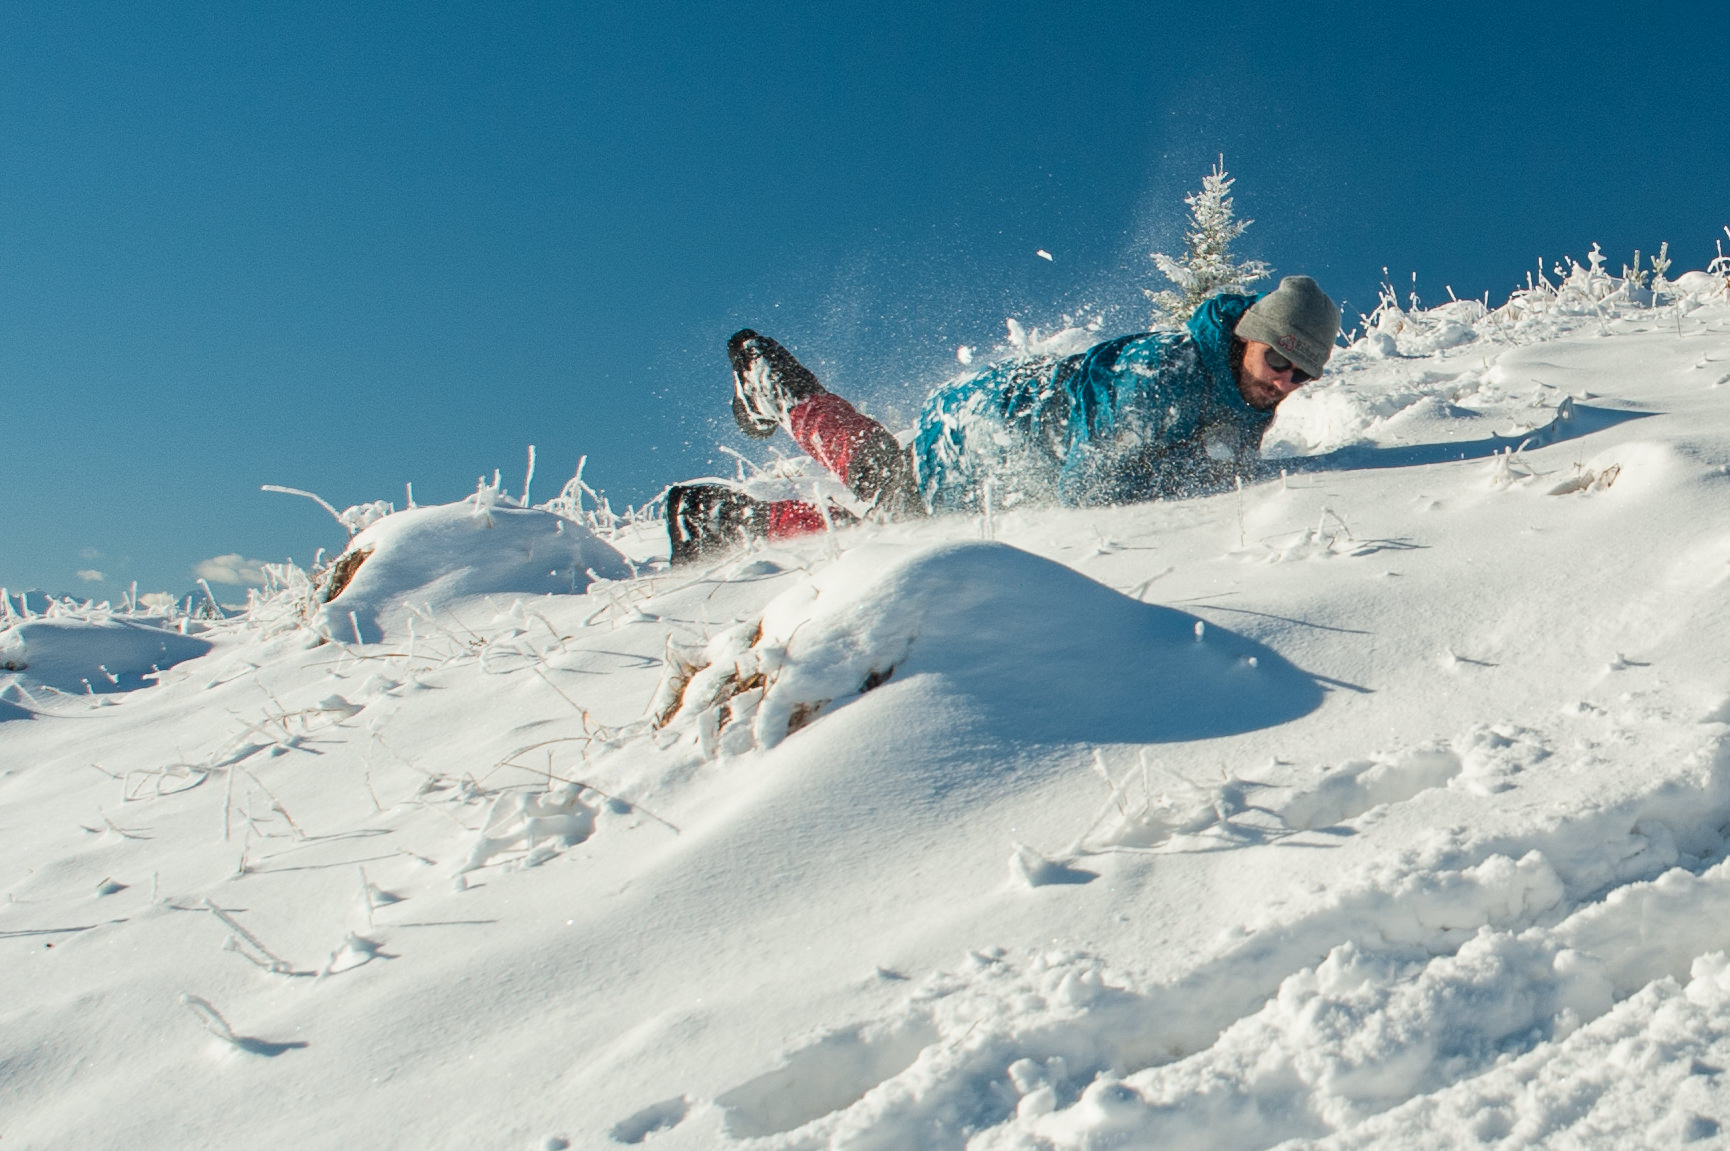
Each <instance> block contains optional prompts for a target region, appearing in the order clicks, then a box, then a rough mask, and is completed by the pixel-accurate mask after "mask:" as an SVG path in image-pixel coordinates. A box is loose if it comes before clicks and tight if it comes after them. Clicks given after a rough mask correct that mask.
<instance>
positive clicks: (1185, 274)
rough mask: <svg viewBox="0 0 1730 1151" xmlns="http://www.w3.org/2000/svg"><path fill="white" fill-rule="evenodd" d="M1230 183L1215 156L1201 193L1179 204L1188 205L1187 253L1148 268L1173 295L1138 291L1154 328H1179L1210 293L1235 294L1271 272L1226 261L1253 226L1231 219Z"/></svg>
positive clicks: (1162, 257) (1252, 263) (1256, 264)
mask: <svg viewBox="0 0 1730 1151" xmlns="http://www.w3.org/2000/svg"><path fill="white" fill-rule="evenodd" d="M1233 183H1234V181H1233V180H1232V178H1231V177H1230V176H1228V175H1226V172H1225V156H1224V155H1221V156H1220V158H1219V162H1218V163H1217V164H1215V165H1214V168H1213V171H1212V172H1210V173H1208V174H1207V175H1205V176H1203V177H1202V178H1201V191H1199V192H1196V193H1194V194H1193V195H1189V196H1185V197H1184V198H1183V202H1184V203H1186V204H1188V205H1189V231H1188V232H1187V233H1185V234H1184V243H1185V245H1186V246H1187V249H1188V250H1187V251H1185V252H1184V254H1183V256H1182V258H1180V259H1173V258H1172V257H1170V256H1168V255H1166V254H1165V253H1164V252H1154V253H1153V262H1154V263H1155V264H1156V265H1158V267H1159V270H1160V271H1161V272H1162V273H1164V274H1165V278H1166V279H1168V280H1170V281H1171V282H1172V283H1173V284H1176V285H1177V289H1178V290H1177V291H1175V292H1174V291H1160V292H1152V291H1146V290H1145V289H1144V294H1145V295H1146V296H1147V298H1148V300H1149V301H1150V302H1152V304H1153V324H1154V326H1155V327H1162V326H1168V325H1170V326H1175V325H1177V324H1181V323H1183V322H1184V321H1185V320H1187V319H1189V317H1190V314H1191V313H1192V312H1194V311H1195V310H1196V308H1197V307H1199V306H1200V305H1201V303H1202V301H1204V300H1206V299H1207V298H1208V297H1209V296H1211V295H1213V294H1214V293H1216V292H1223V291H1239V292H1241V291H1243V290H1245V289H1246V288H1247V287H1248V286H1249V285H1250V284H1253V283H1255V282H1256V281H1257V280H1264V279H1266V278H1267V275H1268V273H1269V272H1270V271H1271V270H1272V269H1271V268H1269V267H1268V265H1267V264H1266V263H1264V262H1262V261H1261V260H1244V261H1243V262H1242V263H1239V262H1238V261H1237V260H1236V258H1235V257H1234V256H1233V255H1232V251H1231V243H1232V241H1233V240H1235V239H1237V238H1238V237H1239V236H1241V235H1243V233H1244V229H1246V228H1248V227H1249V226H1250V225H1251V224H1253V223H1255V221H1254V220H1239V219H1236V218H1234V216H1233V214H1232V204H1231V186H1232V184H1233Z"/></svg>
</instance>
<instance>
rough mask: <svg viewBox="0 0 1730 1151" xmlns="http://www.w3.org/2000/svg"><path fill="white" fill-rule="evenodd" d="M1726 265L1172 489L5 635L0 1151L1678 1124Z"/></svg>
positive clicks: (341, 572)
mask: <svg viewBox="0 0 1730 1151" xmlns="http://www.w3.org/2000/svg"><path fill="white" fill-rule="evenodd" d="M1723 271H1724V269H1723V268H1719V267H1715V268H1714V269H1713V270H1712V271H1711V272H1691V273H1687V274H1685V275H1681V276H1678V277H1676V278H1675V279H1674V280H1668V279H1666V278H1665V269H1662V268H1660V269H1659V271H1658V274H1657V275H1656V276H1653V275H1651V274H1649V273H1648V274H1644V275H1636V274H1630V273H1625V274H1624V275H1622V276H1612V275H1610V274H1608V273H1607V272H1606V271H1605V269H1604V268H1603V266H1602V260H1601V259H1600V258H1597V257H1596V255H1594V258H1592V259H1590V260H1589V261H1588V264H1587V265H1586V266H1579V265H1572V264H1570V265H1568V266H1566V267H1563V268H1560V269H1552V270H1548V271H1544V272H1541V273H1540V274H1536V275H1534V277H1533V280H1532V283H1531V285H1530V287H1529V288H1527V289H1523V290H1522V291H1520V292H1517V293H1515V295H1514V297H1513V298H1512V299H1510V300H1509V301H1507V302H1506V303H1505V304H1502V305H1501V306H1498V307H1494V308H1492V307H1490V306H1488V304H1487V302H1482V301H1471V300H1467V301H1450V302H1449V303H1447V304H1443V305H1441V306H1439V307H1430V308H1425V307H1422V306H1420V305H1419V304H1418V303H1417V302H1416V301H1414V300H1408V301H1406V302H1404V303H1402V302H1401V301H1400V300H1399V299H1398V298H1396V297H1395V296H1394V294H1393V293H1392V292H1391V291H1390V292H1389V293H1388V295H1387V296H1386V297H1384V300H1383V302H1382V306H1381V307H1379V308H1378V309H1377V311H1376V312H1375V313H1374V314H1372V316H1370V317H1367V318H1366V321H1365V323H1364V324H1363V325H1362V327H1361V328H1360V329H1359V330H1358V331H1357V333H1356V334H1355V338H1354V340H1353V341H1352V342H1351V345H1350V347H1347V348H1342V349H1340V350H1339V351H1338V352H1337V353H1336V355H1335V357H1334V360H1333V362H1332V363H1331V364H1330V367H1329V371H1328V374H1327V375H1326V376H1325V377H1323V378H1322V379H1321V380H1319V381H1317V382H1315V383H1313V384H1311V385H1309V386H1308V387H1306V388H1305V389H1304V390H1303V391H1302V392H1300V393H1298V395H1297V396H1296V397H1294V398H1293V399H1291V400H1289V401H1287V403H1286V404H1285V405H1283V406H1282V408H1281V410H1280V414H1279V417H1278V419H1277V421H1276V423H1275V425H1274V428H1273V430H1272V431H1271V432H1270V434H1269V437H1268V440H1267V448H1268V453H1267V454H1268V455H1269V456H1270V457H1272V460H1273V464H1274V467H1273V469H1272V472H1271V473H1270V476H1269V477H1268V478H1265V479H1262V480H1259V481H1257V482H1255V483H1251V484H1247V485H1245V486H1244V488H1243V489H1242V490H1241V491H1235V492H1229V493H1226V494H1223V495H1218V496H1211V497H1206V498H1198V499H1191V500H1181V501H1172V502H1167V503H1157V504H1143V505H1137V506H1132V507H1122V508H1111V509H1088V510H1027V509H1018V510H1013V511H1007V512H1005V511H998V512H994V513H993V515H992V516H991V517H990V518H988V519H981V518H977V517H974V518H967V517H951V518H938V519H934V520H931V521H927V522H923V523H918V524H902V525H874V524H867V525H862V526H857V527H852V528H848V529H845V530H840V531H836V532H833V533H830V534H824V535H819V536H814V537H810V538H807V539H804V540H799V541H794V542H792V543H789V544H781V545H776V546H772V547H760V548H757V549H755V550H752V551H746V552H741V553H739V554H736V555H733V556H730V557H728V558H726V559H724V560H722V561H719V562H715V563H713V564H710V565H708V566H699V567H694V568H681V569H677V570H672V569H669V568H668V567H667V566H666V562H665V548H666V543H665V537H664V535H663V534H662V529H661V526H660V525H659V524H658V523H655V522H653V521H645V520H643V519H642V518H641V517H626V518H625V519H623V520H621V519H619V518H617V517H614V516H612V515H611V513H610V512H609V511H606V510H605V509H604V508H602V509H601V510H597V507H596V505H594V503H593V501H592V500H591V501H589V502H588V503H585V502H584V492H585V491H586V489H583V488H582V487H581V485H580V483H576V484H575V485H574V486H572V487H567V489H566V491H565V493H563V494H562V495H561V497H560V498H559V499H557V500H554V501H550V502H549V503H545V504H539V505H531V504H530V503H529V501H528V499H527V498H526V496H525V497H524V498H521V499H512V498H511V497H510V496H509V495H508V494H507V493H505V492H504V491H503V490H502V488H501V487H500V485H499V484H498V482H497V481H496V479H495V481H494V483H493V484H492V485H490V486H489V485H486V484H483V485H481V488H480V490H479V491H477V493H476V495H475V496H473V497H471V498H470V499H469V500H465V501H461V502H459V503H456V504H451V505H444V506H439V507H421V508H410V509H405V510H402V511H394V510H393V509H391V508H390V507H389V506H388V505H384V504H377V505H366V506H364V507H362V508H356V509H349V512H347V513H341V514H340V515H339V518H343V520H344V527H345V529H347V530H348V531H351V532H352V533H353V534H352V539H350V540H349V541H348V543H347V545H346V547H345V548H344V549H342V550H341V551H340V553H339V554H338V555H336V556H334V557H333V558H332V560H331V562H329V563H328V564H321V565H319V567H318V568H317V569H316V570H314V571H302V570H300V569H296V568H291V567H286V566H285V567H282V568H278V569H275V570H273V571H272V573H271V579H272V583H271V585H270V587H269V588H268V589H267V590H266V591H265V592H263V593H259V594H257V595H255V597H254V598H253V600H252V602H251V604H250V605H249V606H248V608H247V609H246V610H245V611H242V612H236V613H231V614H228V615H227V618H223V615H224V613H222V612H220V611H219V610H217V609H215V608H214V606H213V605H208V604H207V605H202V607H201V605H197V604H192V605H190V608H192V609H198V610H189V608H188V607H187V606H178V607H168V606H165V605H161V604H159V605H157V607H156V608H153V609H148V610H147V609H143V608H140V607H138V606H137V605H132V604H127V605H121V606H120V607H114V606H113V605H77V604H71V603H57V604H54V605H53V606H52V607H51V608H50V609H49V610H48V611H46V612H44V611H41V610H38V609H37V608H33V607H29V606H27V605H24V604H22V603H20V602H19V601H18V600H17V598H16V597H13V596H8V597H6V598H5V600H4V603H3V606H0V625H3V626H0V828H4V835H3V836H0V884H3V885H4V887H5V890H6V893H7V901H6V903H5V904H4V905H3V906H0V956H3V957H4V963H5V969H6V972H7V979H6V985H7V988H8V992H7V995H6V997H5V1002H4V1005H3V1006H0V1088H3V1089H0V1142H3V1145H4V1146H6V1147H8V1148H11V1147H15V1146H16V1147H39V1148H48V1147H60V1146H128V1147H142V1148H152V1147H163V1148H168V1147H174V1148H179V1147H185V1146H231V1145H240V1144H252V1143H258V1144H265V1145H272V1146H278V1145H280V1146H311V1147H325V1146H328V1147H335V1146H403V1147H411V1146H412V1147H485V1148H510V1149H524V1148H535V1149H547V1148H570V1147H584V1148H606V1147H618V1146H632V1145H642V1146H648V1147H654V1148H665V1149H673V1148H714V1147H736V1148H740V1149H741V1151H744V1149H759V1151H767V1149H770V1148H775V1149H783V1151H792V1149H816V1148H849V1149H856V1151H862V1149H865V1148H921V1149H925V1148H929V1149H934V1151H947V1149H953V1151H1008V1149H1017V1151H1035V1149H1037V1151H1084V1149H1096V1148H1107V1147H1110V1148H1139V1147H1147V1148H1153V1147H1173V1146H1176V1147H1207V1148H1234V1149H1244V1151H1250V1149H1259V1148H1270V1147H1275V1146H1280V1147H1287V1148H1297V1147H1341V1148H1344V1147H1371V1146H1375V1147H1380V1146H1401V1147H1433V1148H1444V1147H1469V1146H1481V1145H1493V1146H1506V1147H1606V1148H1608V1147H1614V1148H1616V1149H1618V1151H1623V1149H1626V1148H1630V1147H1653V1148H1657V1147H1664V1148H1670V1147H1675V1146H1679V1145H1684V1144H1698V1145H1700V1146H1722V1145H1725V1144H1726V1143H1727V1142H1730V1133H1727V1132H1726V1130H1725V1125H1726V1124H1730V1082H1727V1077H1726V1074H1725V1069H1726V1068H1730V861H1727V857H1730V850H1727V839H1726V837H1727V835H1730V746H1727V744H1726V738H1727V736H1730V664H1726V661H1725V659H1724V656H1723V643H1722V637H1723V636H1724V635H1725V634H1726V632H1725V629H1726V625H1727V624H1730V602H1727V600H1726V592H1727V589H1730V578H1727V577H1730V526H1727V525H1726V524H1725V523H1724V521H1723V517H1722V516H1721V515H1719V514H1718V513H1719V509H1720V508H1721V507H1722V506H1723V504H1724V501H1725V499H1726V497H1727V496H1730V389H1727V385H1730V289H1727V286H1726V279H1725V277H1724V275H1723V274H1721V273H1722V272H1723ZM1015 331H1020V339H1021V346H1022V347H1024V348H1025V347H1027V346H1030V344H1031V342H1032V341H1034V340H1036V339H1040V340H1044V341H1047V343H1042V344H1041V346H1051V345H1049V341H1052V340H1064V339H1068V340H1070V341H1071V342H1073V341H1075V340H1085V339H1086V338H1091V333H1080V332H1071V333H1067V334H1066V333H1063V332H1059V333H1057V334H1055V335H1053V336H1047V337H1038V336H1037V334H1035V335H1034V336H1029V335H1028V334H1027V333H1026V332H1025V331H1022V330H1020V329H1018V328H1017V329H1012V334H1013V332H1015ZM722 380H723V382H724V375H723V376H722ZM718 394H720V395H721V400H718V402H723V401H724V393H718ZM755 482H757V483H759V484H762V485H771V486H772V485H774V484H784V485H792V486H793V487H795V488H797V486H798V484H800V483H806V484H808V482H809V481H807V480H801V479H798V478H797V476H796V475H792V474H780V473H777V474H776V475H772V476H763V477H758V479H757V480H756V481H755ZM528 486H529V485H528V483H526V482H525V484H524V487H525V488H527V487H528ZM315 1101H316V1102H315Z"/></svg>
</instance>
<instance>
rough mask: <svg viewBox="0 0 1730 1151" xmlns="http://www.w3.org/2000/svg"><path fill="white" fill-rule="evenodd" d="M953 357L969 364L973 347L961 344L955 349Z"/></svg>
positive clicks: (971, 359)
mask: <svg viewBox="0 0 1730 1151" xmlns="http://www.w3.org/2000/svg"><path fill="white" fill-rule="evenodd" d="M955 358H956V359H958V360H960V361H961V362H962V363H964V364H971V363H972V362H973V349H972V348H971V347H969V346H968V345H966V344H962V345H961V346H960V347H959V348H956V349H955Z"/></svg>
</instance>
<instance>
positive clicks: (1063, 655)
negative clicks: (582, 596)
mask: <svg viewBox="0 0 1730 1151" xmlns="http://www.w3.org/2000/svg"><path fill="white" fill-rule="evenodd" d="M884 559H885V557H884V556H883V555H882V554H880V552H879V551H878V549H874V548H870V547H866V548H860V549H858V550H856V551H854V552H851V553H848V554H847V555H844V556H843V557H841V559H840V560H839V561H838V562H836V563H835V564H834V565H833V566H831V567H829V568H827V569H825V570H823V571H822V572H820V573H819V574H818V575H816V576H814V577H812V578H810V579H809V580H807V581H805V582H804V583H802V584H801V585H799V586H797V587H795V588H792V589H790V590H788V591H787V592H784V593H783V594H782V595H780V596H779V597H777V598H776V599H775V600H773V601H771V602H770V603H769V604H768V606H767V607H766V608H765V609H764V611H763V614H762V617H761V618H760V619H757V620H749V621H747V622H745V623H742V624H740V625H738V626H736V627H734V628H731V629H729V630H728V631H726V632H723V633H722V634H720V635H718V636H716V637H715V638H714V639H713V640H711V641H710V642H709V644H708V646H707V647H706V648H705V650H704V651H703V653H702V654H701V656H698V657H695V658H691V657H689V656H687V657H686V658H683V659H673V660H670V661H669V664H668V675H667V678H666V679H665V680H664V681H663V683H662V689H661V693H660V696H659V699H658V701H657V702H658V707H657V709H656V710H657V713H658V714H659V715H660V716H661V717H662V719H663V721H664V722H666V723H669V724H675V723H679V722H681V721H683V722H684V723H686V724H688V725H690V726H691V727H692V728H693V729H694V730H695V733H696V735H697V737H698V739H699V741H700V742H702V743H703V744H704V746H705V748H706V749H714V748H718V749H719V750H721V751H726V752H740V751H744V750H748V749H749V748H751V747H753V746H757V747H773V746H775V745H776V744H777V743H779V742H780V741H781V740H782V739H783V738H785V737H786V736H787V735H789V734H791V733H792V732H795V731H798V730H799V729H800V728H802V727H804V726H805V725H806V724H808V723H810V722H812V721H813V720H814V719H816V718H817V717H818V716H819V715H820V714H824V713H827V712H830V711H833V710H834V709H835V708H837V707H839V706H841V705H843V704H845V703H846V702H847V701H848V700H849V699H852V698H856V697H858V696H860V695H862V694H864V693H865V692H867V691H870V690H872V689H874V688H876V687H879V686H881V685H882V684H884V683H886V682H888V681H889V680H890V679H891V678H892V677H893V678H901V679H907V678H912V677H916V676H922V675H924V676H934V677H937V678H939V679H940V680H942V681H943V683H944V685H945V687H946V689H947V690H948V691H950V692H952V693H953V694H956V695H959V696H962V697H964V698H965V699H966V701H967V708H968V710H969V711H971V712H972V713H973V714H974V716H975V717H976V718H977V719H978V720H979V721H980V722H981V723H983V724H986V725H988V726H990V727H991V728H993V729H995V730H998V731H1000V732H1005V731H1007V732H1019V733H1021V734H1023V735H1024V736H1025V737H1026V738H1027V739H1029V740H1031V741H1035V742H1065V741H1078V742H1079V741H1088V740H1095V741H1102V742H1120V741H1121V742H1147V743H1165V742H1173V741H1181V740H1194V739H1208V738H1214V737H1219V736H1225V735H1236V734H1241V733H1243V732H1246V731H1253V730H1257V729H1260V728H1264V727H1270V726H1273V725H1275V724H1280V723H1285V722H1287V721H1289V720H1292V719H1296V718H1297V717H1299V716H1302V715H1306V714H1308V713H1309V712H1311V711H1313V710H1314V709H1315V708H1316V707H1317V706H1319V705H1320V703H1321V697H1322V689H1321V687H1320V685H1319V684H1318V683H1317V682H1316V681H1315V680H1314V679H1312V678H1311V677H1309V676H1307V675H1305V674H1304V673H1303V672H1302V671H1300V670H1298V669H1297V668H1295V667H1293V666H1292V665H1291V664H1290V663H1289V662H1287V661H1286V660H1285V659H1284V658H1282V657H1281V656H1279V655H1278V654H1276V653H1275V652H1273V651H1272V650H1270V649H1269V648H1267V647H1265V646H1263V645H1262V644H1258V643H1255V642H1253V641H1251V640H1248V639H1245V638H1244V637H1242V636H1239V635H1235V634H1233V633H1231V632H1228V631H1225V630H1223V629H1217V628H1216V629H1209V628H1208V627H1207V626H1206V625H1205V624H1204V623H1203V622H1202V621H1201V620H1199V619H1197V618H1196V617H1195V616H1192V615H1188V614H1187V613H1184V612H1179V611H1174V610H1172V609H1171V608H1166V607H1160V606H1156V605H1151V604H1144V603H1141V602H1139V601H1138V600H1135V599H1131V598H1130V597H1128V596H1126V595H1123V594H1122V593H1120V592H1117V591H1114V590H1113V589H1111V588H1108V587H1106V586H1105V585H1103V584H1100V583H1098V582H1096V581H1094V580H1091V579H1089V578H1087V577H1086V576H1084V575H1081V574H1080V573H1078V572H1076V571H1075V570H1074V569H1072V568H1068V567H1065V566H1063V565H1062V564H1059V563H1055V562H1053V561H1051V560H1048V559H1044V558H1042V557H1039V556H1036V555H1032V554H1031V553H1028V552H1024V551H1021V550H1019V549H1017V548H1013V547H1009V546H1007V545H1005V544H999V543H981V542H966V543H955V544H946V545H941V546H938V547H934V548H930V549H928V550H925V551H921V552H918V553H915V554H914V555H913V556H911V557H910V558H907V559H904V560H902V561H901V562H898V563H891V564H888V565H887V568H886V565H885V563H884ZM727 729H731V730H730V732H729V731H728V730H727ZM747 729H748V732H749V734H748V735H747V734H746V732H747Z"/></svg>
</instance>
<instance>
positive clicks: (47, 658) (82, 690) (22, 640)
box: [0, 615, 211, 695]
mask: <svg viewBox="0 0 1730 1151" xmlns="http://www.w3.org/2000/svg"><path fill="white" fill-rule="evenodd" d="M210 646H211V645H210V643H209V641H207V640H204V639H200V638H198V637H197V636H195V635H187V634H185V633H183V632H182V631H181V630H180V627H179V626H178V625H174V624H171V623H170V621H168V620H166V619H163V618H160V617H151V616H137V615H132V616H126V617H119V618H117V617H113V616H109V617H107V618H103V617H101V616H98V617H96V618H79V617H75V616H61V617H48V618H40V619H26V620H22V621H19V622H17V623H14V624H13V625H12V626H11V627H9V628H6V629H5V630H4V631H0V663H4V664H5V665H7V666H9V667H11V668H12V669H14V670H16V671H19V672H22V673H24V674H23V675H21V676H20V679H21V681H23V682H25V683H28V684H32V685H36V686H40V687H47V688H51V689H52V690H54V691H58V692H68V693H72V694H93V695H107V694H110V693H113V692H122V691H135V690H137V689H138V688H140V687H145V686H148V685H149V684H151V683H152V682H154V681H155V679H156V676H157V675H158V673H160V672H161V671H162V670H163V669H165V668H170V667H173V666H174V665H175V664H177V663H180V662H181V661H183V660H188V659H194V658H196V657H198V656H201V655H203V654H204V653H205V652H207V651H209V650H210Z"/></svg>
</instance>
